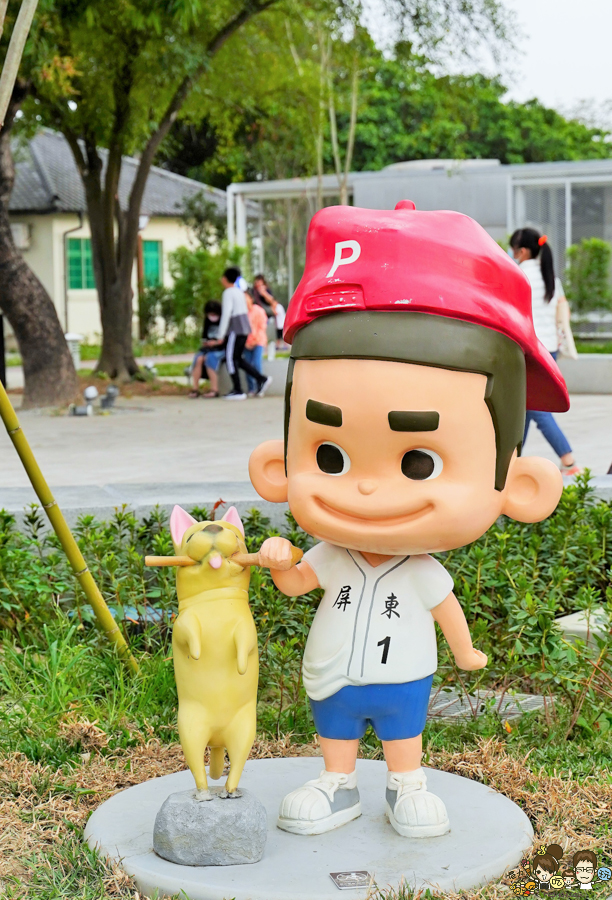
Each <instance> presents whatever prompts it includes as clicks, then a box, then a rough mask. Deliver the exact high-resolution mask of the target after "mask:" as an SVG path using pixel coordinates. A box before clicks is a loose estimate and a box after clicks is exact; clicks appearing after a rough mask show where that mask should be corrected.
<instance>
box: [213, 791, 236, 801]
mask: <svg viewBox="0 0 612 900" xmlns="http://www.w3.org/2000/svg"><path fill="white" fill-rule="evenodd" d="M217 796H218V797H219V798H220V799H221V800H237V799H238V798H239V797H242V791H239V790H238V789H236V790H235V791H226V790H225V789H223V790H222V791H220V792H219V794H218V795H217Z"/></svg>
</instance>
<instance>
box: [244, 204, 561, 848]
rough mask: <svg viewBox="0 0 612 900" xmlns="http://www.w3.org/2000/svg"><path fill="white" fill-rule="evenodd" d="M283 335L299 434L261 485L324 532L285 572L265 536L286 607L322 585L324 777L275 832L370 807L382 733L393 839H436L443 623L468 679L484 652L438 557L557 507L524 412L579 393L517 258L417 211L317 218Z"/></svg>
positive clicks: (461, 227) (317, 640)
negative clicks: (554, 350)
mask: <svg viewBox="0 0 612 900" xmlns="http://www.w3.org/2000/svg"><path fill="white" fill-rule="evenodd" d="M285 338H286V340H287V341H288V342H289V343H291V344H292V350H291V359H290V363H289V371H288V381H287V391H286V412H285V440H284V442H283V441H269V442H267V443H265V444H262V445H261V446H259V447H258V448H257V449H256V450H255V451H254V453H253V454H252V456H251V460H250V475H251V480H252V482H253V485H254V487H255V489H256V490H257V492H258V493H259V494H260V495H261V496H262V497H264V498H265V499H267V500H270V501H275V502H283V501H287V500H288V503H289V507H290V509H291V512H292V513H293V515H294V516H295V519H296V520H297V522H298V524H299V525H300V526H301V527H302V528H303V529H304V530H305V531H307V532H308V533H309V534H311V535H313V536H314V537H316V538H317V539H318V540H319V543H318V544H316V545H315V546H314V547H313V548H312V549H311V550H309V551H308V553H306V554H305V556H304V559H303V561H302V562H300V563H299V564H298V565H297V566H295V567H294V568H290V569H288V570H286V571H282V570H281V568H280V567H281V566H283V565H284V566H285V567H286V566H287V563H288V561H289V559H290V556H289V553H290V544H289V542H288V541H285V540H284V539H283V538H280V537H274V538H269V539H268V540H267V541H265V543H264V544H263V547H262V550H261V554H262V557H263V559H262V562H263V563H264V564H265V565H268V566H269V567H270V569H271V572H272V577H273V579H274V582H275V583H276V585H277V586H278V588H279V589H280V590H281V591H282V592H283V593H285V594H286V595H287V596H291V597H294V596H299V595H301V594H307V593H308V592H309V591H312V590H314V589H315V588H318V587H321V588H323V590H324V595H323V599H322V600H321V603H320V606H319V608H318V610H317V613H316V615H315V618H314V622H313V625H312V629H311V631H310V634H309V637H308V641H307V645H306V650H305V654H304V662H303V674H304V685H305V688H306V692H307V694H308V697H309V698H310V703H311V707H312V712H313V716H314V721H315V725H316V728H317V731H318V733H319V738H320V743H321V749H322V752H323V758H324V762H325V769H324V770H323V771H322V772H321V775H320V777H319V778H317V779H315V780H314V781H310V782H308V783H307V784H305V785H304V786H303V787H299V788H297V790H294V791H292V792H291V793H290V794H288V795H287V796H286V797H285V799H284V800H283V802H282V803H281V808H280V816H279V820H278V824H279V827H280V828H282V829H284V830H286V831H290V832H293V833H296V834H321V833H323V832H326V831H330V830H331V829H333V828H337V827H338V826H341V825H344V824H346V823H347V822H349V821H350V820H352V819H355V818H356V817H357V816H359V815H360V814H361V808H360V801H359V791H358V787H357V775H356V772H355V761H356V757H357V750H358V745H359V739H360V738H361V737H362V736H363V734H364V732H365V731H366V728H367V726H368V724H369V723H370V724H371V725H372V727H373V728H374V731H375V732H376V734H377V735H378V737H379V738H380V740H381V741H382V746H383V750H384V755H385V760H386V763H387V766H388V775H387V791H386V804H387V806H386V809H387V814H388V816H389V819H390V822H391V824H392V826H393V828H395V830H396V831H397V832H398V833H399V834H401V835H405V836H407V837H431V836H435V835H441V834H444V833H445V832H446V831H448V830H449V827H450V824H449V819H448V815H447V812H446V808H445V806H444V803H443V802H442V800H441V799H440V798H439V797H437V796H436V795H434V794H432V793H431V792H429V791H428V790H427V780H426V775H425V772H424V770H423V769H422V768H421V754H422V739H421V735H422V731H423V727H424V725H425V720H426V715H427V707H428V699H429V694H430V688H431V684H432V678H433V673H434V672H435V670H436V667H437V654H436V634H435V625H434V622H437V623H438V625H439V626H440V628H441V630H442V632H443V634H444V636H445V637H446V639H447V641H448V644H449V646H450V649H451V651H452V652H453V654H454V657H455V660H456V663H457V665H458V666H459V667H460V668H462V669H466V670H474V669H481V668H482V667H483V666H485V665H486V663H487V657H486V656H485V654H484V653H482V652H481V651H480V650H477V649H476V648H475V647H473V645H472V640H471V637H470V633H469V630H468V626H467V623H466V620H465V616H464V614H463V612H462V610H461V607H460V605H459V603H458V601H457V599H456V598H455V595H454V594H453V581H452V579H451V577H450V575H449V574H448V573H447V572H446V570H445V569H444V567H443V566H442V565H441V564H440V563H439V562H438V561H437V560H435V559H434V558H433V557H432V556H430V555H429V554H430V553H438V552H440V551H445V550H450V549H452V548H456V547H461V546H463V545H465V544H468V543H470V542H471V541H474V540H476V539H477V538H479V537H480V536H481V535H482V534H484V532H485V531H486V530H487V529H488V528H489V527H490V526H491V525H492V523H493V522H495V520H496V519H497V517H498V516H500V515H501V514H504V515H507V516H510V517H511V518H513V519H516V520H518V521H522V522H536V521H540V520H541V519H544V518H546V517H547V516H549V515H550V514H551V512H552V511H553V510H554V509H555V507H556V505H557V503H558V501H559V497H560V495H561V490H562V478H561V475H560V473H559V471H558V469H557V468H556V467H555V466H554V465H553V464H552V463H551V462H548V461H547V460H544V459H538V458H535V457H524V458H523V457H520V456H519V453H520V447H521V442H522V439H523V427H524V420H525V409H526V406H527V407H528V408H529V409H542V410H551V411H555V410H556V411H562V410H566V409H567V408H568V396H567V390H566V387H565V384H564V382H563V379H562V377H561V374H560V372H559V370H558V368H557V366H556V364H555V362H554V360H553V359H552V357H551V355H550V354H549V353H548V352H547V351H546V350H545V349H544V347H543V346H542V345H541V344H539V343H538V341H537V339H536V337H535V333H534V330H533V322H532V318H531V295H530V287H529V283H528V282H527V280H526V278H525V277H524V275H523V273H522V272H521V271H520V269H519V268H518V266H516V264H515V263H513V262H512V261H511V260H510V259H509V258H508V256H507V254H505V253H504V252H503V250H501V249H500V248H499V247H498V246H497V244H496V243H495V242H494V241H493V240H492V239H491V238H490V237H489V236H488V235H487V234H486V232H485V231H484V230H483V229H482V228H481V227H480V226H479V225H478V224H477V223H476V222H474V221H473V220H472V219H470V218H468V217H466V216H463V215H459V214H458V213H454V212H417V211H416V210H415V208H414V204H413V203H411V202H410V201H402V202H401V203H399V204H398V205H397V207H396V209H395V210H394V211H388V210H387V211H377V210H366V209H358V208H354V207H353V208H352V207H329V208H327V209H323V210H321V211H320V212H319V213H317V214H316V216H315V217H314V218H313V220H312V222H311V225H310V229H309V232H308V239H307V254H306V268H305V272H304V276H303V278H302V280H301V282H300V284H299V286H298V288H297V291H296V293H295V295H294V297H293V298H292V301H291V304H290V306H289V309H288V312H287V320H286V326H285Z"/></svg>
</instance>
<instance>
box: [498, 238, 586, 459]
mask: <svg viewBox="0 0 612 900" xmlns="http://www.w3.org/2000/svg"><path fill="white" fill-rule="evenodd" d="M510 246H511V248H512V252H513V255H514V258H515V260H516V261H517V263H518V264H519V266H520V267H521V270H522V271H523V272H524V273H525V275H526V276H527V278H528V279H529V282H530V284H531V308H532V313H533V326H534V329H535V333H536V336H537V337H538V339H539V340H540V341H541V342H542V343H543V344H544V346H545V347H546V349H547V350H548V351H549V353H550V354H551V356H552V357H553V358H554V359H556V358H557V351H558V348H559V339H558V335H557V305H558V303H559V301H560V299H561V298H563V297H564V294H563V287H562V285H561V281H560V280H559V279H558V278H557V279H555V268H554V262H553V255H552V250H551V249H550V246H549V244H548V239H547V237H546V235H545V234H544V235H542V234H540V233H539V232H538V231H536V230H535V228H519V229H517V231H515V232H514V234H513V235H512V237H511V238H510ZM532 422H535V424H536V425H537V427H538V428H539V429H540V431H541V432H542V434H543V435H544V437H545V438H546V440H547V441H548V443H549V444H550V446H551V447H552V448H553V450H554V451H555V453H556V454H557V456H558V457H559V458H560V460H561V466H560V468H561V474H562V475H579V474H580V473H581V471H582V469H580V467H579V466H577V465H576V461H575V459H574V454H573V452H572V448H571V446H570V444H569V441H568V440H567V438H566V436H565V435H564V434H563V432H562V431H561V429H560V428H559V426H558V424H557V422H556V421H555V419H554V417H553V414H552V413H550V412H542V411H540V410H533V409H528V410H527V415H526V417H525V433H524V435H523V446H524V445H525V441H526V440H527V434H528V432H529V426H530V425H531V423H532Z"/></svg>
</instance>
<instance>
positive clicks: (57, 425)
mask: <svg viewBox="0 0 612 900" xmlns="http://www.w3.org/2000/svg"><path fill="white" fill-rule="evenodd" d="M559 419H560V421H561V424H562V427H563V428H564V429H565V431H566V433H567V435H568V437H569V439H570V441H571V443H572V444H573V445H574V447H575V449H576V456H577V459H578V460H579V462H580V463H581V464H583V465H588V466H590V467H591V468H592V470H593V472H594V474H596V475H603V474H604V473H606V472H607V470H608V467H609V465H610V462H611V461H612V395H599V396H586V395H581V396H576V397H574V398H573V403H572V409H571V410H570V412H569V413H566V414H565V415H563V416H560V417H559ZM21 422H22V426H23V429H24V432H25V434H26V436H27V438H28V440H29V442H30V444H31V446H32V448H33V450H34V453H35V455H36V457H37V459H38V462H39V464H40V466H41V468H42V471H43V473H44V475H45V477H46V479H47V481H48V482H49V484H50V486H51V487H52V489H53V490H54V492H55V496H56V498H57V500H58V502H59V504H60V506H61V508H62V509H63V510H64V512H65V514H66V516H67V518H68V521H69V522H70V523H71V524H73V523H74V522H75V521H76V520H77V519H78V517H79V516H80V515H82V514H83V513H84V512H87V513H92V514H94V515H97V516H98V517H100V518H106V517H107V516H108V515H109V514H111V513H112V510H113V509H114V508H115V507H116V506H119V505H121V504H122V503H126V504H128V505H129V507H130V508H131V509H134V510H135V512H136V513H137V514H138V515H144V514H146V513H148V511H149V510H150V509H151V508H152V507H153V506H154V505H156V504H159V505H160V506H162V507H163V508H164V509H166V510H170V509H172V506H173V505H174V504H175V503H180V504H181V505H183V506H184V507H185V508H187V509H190V508H191V507H193V506H196V505H197V506H206V507H207V508H210V507H211V506H212V505H213V504H214V503H215V502H216V501H217V500H218V499H220V498H222V499H223V500H225V501H226V503H228V504H234V505H235V506H236V507H237V508H238V510H239V511H240V512H241V513H243V512H246V511H248V510H250V509H252V508H253V507H254V506H257V507H258V508H259V509H261V511H262V512H263V513H264V514H265V515H267V516H269V517H270V518H271V520H272V521H273V522H274V523H275V524H277V525H279V526H280V525H282V523H283V521H284V513H285V509H286V507H285V506H284V504H269V503H265V502H264V501H262V500H261V499H260V498H258V497H257V494H256V493H255V491H254V490H253V488H252V487H251V485H250V483H249V480H248V460H249V455H250V454H251V451H252V450H253V448H254V447H256V446H257V444H259V443H260V442H261V441H264V440H269V439H271V438H280V437H282V433H283V401H282V398H281V397H274V396H268V397H265V398H264V399H263V400H247V401H245V402H243V403H228V402H226V401H224V400H188V399H187V398H185V397H156V398H152V399H148V398H147V399H143V398H134V399H133V400H120V401H118V408H117V411H116V412H115V413H114V414H112V415H106V416H102V415H96V416H92V417H83V418H75V417H72V416H65V415H64V416H58V415H55V414H52V413H51V412H49V411H38V410H27V411H26V412H24V413H21ZM526 452H527V453H528V454H538V455H544V456H547V457H548V458H549V459H553V460H554V459H555V456H554V453H553V452H552V450H551V449H550V447H549V446H548V445H547V444H546V442H545V441H544V440H543V438H542V436H541V435H540V434H539V432H538V431H537V430H536V429H533V431H532V433H531V434H530V437H529V440H528V442H527V447H526ZM555 461H556V460H555ZM597 488H598V493H599V494H600V495H601V496H605V497H606V499H608V498H610V497H611V496H612V477H608V478H602V479H601V480H598V485H597ZM35 499H36V498H35V495H34V493H33V491H32V488H31V487H30V485H29V482H28V479H27V476H26V474H25V472H24V470H23V468H22V466H21V463H20V461H19V459H18V457H17V455H16V454H15V451H14V449H13V447H12V445H11V443H10V440H9V438H8V435H7V434H6V433H5V431H4V430H3V429H1V428H0V509H2V508H4V509H7V510H10V511H11V512H12V513H14V514H15V515H17V516H18V518H19V519H21V518H22V516H23V510H24V508H25V507H26V506H27V504H28V503H30V502H33V501H34V500H35Z"/></svg>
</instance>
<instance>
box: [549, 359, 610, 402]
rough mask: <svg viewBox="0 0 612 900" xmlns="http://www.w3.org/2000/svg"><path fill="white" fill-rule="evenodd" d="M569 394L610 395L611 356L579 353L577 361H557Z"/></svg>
mask: <svg viewBox="0 0 612 900" xmlns="http://www.w3.org/2000/svg"><path fill="white" fill-rule="evenodd" d="M559 368H560V369H561V372H562V373H563V377H564V378H565V383H566V384H567V389H568V391H569V392H570V394H612V354H607V353H580V354H579V355H578V359H559Z"/></svg>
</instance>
